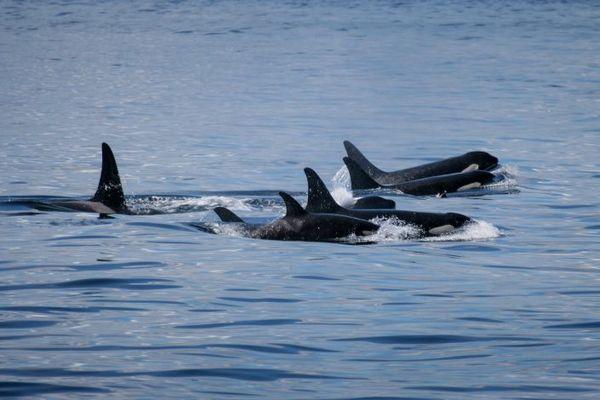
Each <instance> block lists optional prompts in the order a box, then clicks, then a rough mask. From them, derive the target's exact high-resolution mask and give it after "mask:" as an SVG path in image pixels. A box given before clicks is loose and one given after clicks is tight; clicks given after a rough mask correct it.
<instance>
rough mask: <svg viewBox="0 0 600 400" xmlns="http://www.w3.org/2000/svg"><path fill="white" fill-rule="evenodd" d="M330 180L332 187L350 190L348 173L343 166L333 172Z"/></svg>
mask: <svg viewBox="0 0 600 400" xmlns="http://www.w3.org/2000/svg"><path fill="white" fill-rule="evenodd" d="M331 182H332V183H333V188H334V189H337V188H344V189H346V190H350V173H349V172H348V168H346V167H345V166H343V167H341V168H340V169H339V171H338V172H336V173H335V175H334V176H333V178H331Z"/></svg>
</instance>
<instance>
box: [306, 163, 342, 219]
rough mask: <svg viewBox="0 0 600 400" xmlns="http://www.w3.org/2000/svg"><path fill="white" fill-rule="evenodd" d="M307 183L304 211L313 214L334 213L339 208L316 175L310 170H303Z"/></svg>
mask: <svg viewBox="0 0 600 400" xmlns="http://www.w3.org/2000/svg"><path fill="white" fill-rule="evenodd" d="M304 174H305V175H306V181H307V182H308V202H307V204H306V211H308V212H314V213H335V211H336V210H338V209H339V208H340V206H339V204H338V203H336V202H335V200H334V198H333V197H332V196H331V193H329V190H327V186H325V183H323V180H322V179H321V178H320V177H319V175H317V173H316V172H315V171H314V170H313V169H311V168H304Z"/></svg>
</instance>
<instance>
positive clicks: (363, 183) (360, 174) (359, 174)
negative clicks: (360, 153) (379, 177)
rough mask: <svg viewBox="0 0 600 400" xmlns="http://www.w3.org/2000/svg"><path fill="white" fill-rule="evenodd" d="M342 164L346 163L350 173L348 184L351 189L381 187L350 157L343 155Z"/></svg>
mask: <svg viewBox="0 0 600 400" xmlns="http://www.w3.org/2000/svg"><path fill="white" fill-rule="evenodd" d="M344 164H346V167H347V168H348V172H349V173H350V186H352V190H361V189H376V188H379V187H381V185H380V184H378V183H377V182H375V181H374V180H373V179H372V178H371V177H370V176H368V175H367V173H366V172H365V171H363V170H362V168H361V167H360V166H359V165H358V164H357V163H356V162H355V161H354V160H352V159H351V158H348V157H344Z"/></svg>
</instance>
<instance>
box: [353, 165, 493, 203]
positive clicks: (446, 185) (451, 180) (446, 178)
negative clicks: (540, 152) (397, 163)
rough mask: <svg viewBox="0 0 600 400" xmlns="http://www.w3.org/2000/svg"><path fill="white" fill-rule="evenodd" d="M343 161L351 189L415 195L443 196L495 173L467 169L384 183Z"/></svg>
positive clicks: (482, 182)
mask: <svg viewBox="0 0 600 400" xmlns="http://www.w3.org/2000/svg"><path fill="white" fill-rule="evenodd" d="M344 163H345V164H346V167H347V168H348V172H349V173H350V185H351V186H352V190H363V189H377V188H383V189H389V190H400V191H401V192H402V193H405V194H412V195H415V196H424V195H425V196H426V195H434V196H435V195H438V196H443V195H445V194H446V193H453V192H461V191H464V190H468V189H475V188H478V187H480V186H483V185H486V184H488V183H492V182H493V181H494V178H495V175H494V174H492V173H491V172H487V171H480V170H476V171H469V172H459V173H454V174H446V175H438V176H431V177H428V178H421V179H415V180H412V181H406V182H401V183H396V184H390V185H384V184H381V183H379V182H376V181H375V180H374V179H373V178H371V177H370V176H369V175H367V173H366V172H365V171H364V170H363V169H362V168H361V167H360V166H359V165H358V164H357V163H356V162H355V161H354V160H352V159H350V158H348V157H344Z"/></svg>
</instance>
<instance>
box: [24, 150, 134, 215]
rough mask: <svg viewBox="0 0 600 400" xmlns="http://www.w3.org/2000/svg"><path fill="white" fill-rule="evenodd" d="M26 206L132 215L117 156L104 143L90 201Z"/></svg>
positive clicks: (43, 203) (40, 202) (51, 202)
mask: <svg viewBox="0 0 600 400" xmlns="http://www.w3.org/2000/svg"><path fill="white" fill-rule="evenodd" d="M15 203H18V202H15ZM24 204H25V205H27V206H30V207H32V208H34V209H37V210H40V211H85V212H93V213H98V214H100V215H101V216H107V215H109V214H131V211H130V210H129V208H128V207H127V203H126V202H125V194H124V193H123V185H122V184H121V178H120V177H119V170H118V168H117V162H116V160H115V156H114V154H113V152H112V150H111V149H110V146H109V145H108V144H106V143H102V172H101V173H100V181H99V182H98V189H97V190H96V193H95V194H94V197H92V198H91V199H89V200H49V201H27V202H24Z"/></svg>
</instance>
